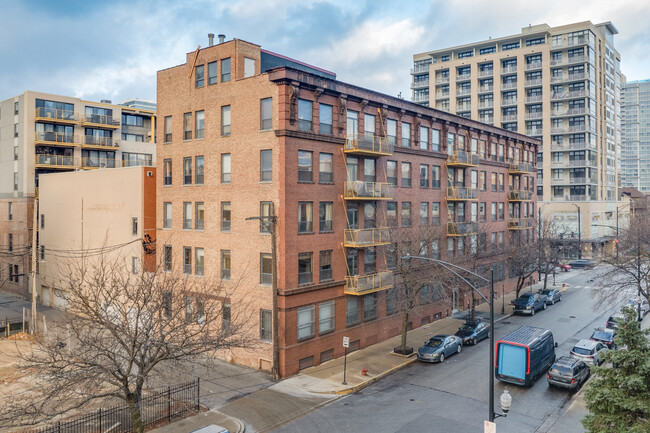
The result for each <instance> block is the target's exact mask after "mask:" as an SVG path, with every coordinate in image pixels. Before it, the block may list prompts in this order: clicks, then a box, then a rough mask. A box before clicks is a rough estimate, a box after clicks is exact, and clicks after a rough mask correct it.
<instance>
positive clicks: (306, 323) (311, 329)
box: [297, 305, 316, 341]
mask: <svg viewBox="0 0 650 433" xmlns="http://www.w3.org/2000/svg"><path fill="white" fill-rule="evenodd" d="M315 311H316V308H315V307H314V306H313V305H310V306H308V307H302V308H298V320H297V322H298V340H299V341H300V340H304V339H305V338H311V337H313V336H314V335H316V318H315Z"/></svg>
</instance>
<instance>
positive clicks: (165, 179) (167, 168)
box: [163, 159, 172, 185]
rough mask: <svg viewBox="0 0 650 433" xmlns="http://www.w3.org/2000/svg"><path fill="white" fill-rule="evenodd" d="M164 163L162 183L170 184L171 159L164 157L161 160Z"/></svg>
mask: <svg viewBox="0 0 650 433" xmlns="http://www.w3.org/2000/svg"><path fill="white" fill-rule="evenodd" d="M163 165H164V176H163V185H171V184H172V160H171V159H166V160H164V161H163Z"/></svg>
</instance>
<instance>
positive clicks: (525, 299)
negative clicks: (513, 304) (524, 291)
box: [519, 294, 535, 301]
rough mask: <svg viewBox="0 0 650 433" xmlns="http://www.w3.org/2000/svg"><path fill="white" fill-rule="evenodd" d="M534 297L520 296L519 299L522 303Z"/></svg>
mask: <svg viewBox="0 0 650 433" xmlns="http://www.w3.org/2000/svg"><path fill="white" fill-rule="evenodd" d="M534 296H535V295H532V294H531V295H521V296H520V297H519V299H520V300H522V301H528V300H529V299H532V298H533V297H534Z"/></svg>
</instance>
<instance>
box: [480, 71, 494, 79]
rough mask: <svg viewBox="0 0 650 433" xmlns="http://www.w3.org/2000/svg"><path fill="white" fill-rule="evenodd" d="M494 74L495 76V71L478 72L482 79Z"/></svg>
mask: <svg viewBox="0 0 650 433" xmlns="http://www.w3.org/2000/svg"><path fill="white" fill-rule="evenodd" d="M493 74H494V69H483V70H479V71H478V76H479V77H480V78H483V77H491V76H492V75H493Z"/></svg>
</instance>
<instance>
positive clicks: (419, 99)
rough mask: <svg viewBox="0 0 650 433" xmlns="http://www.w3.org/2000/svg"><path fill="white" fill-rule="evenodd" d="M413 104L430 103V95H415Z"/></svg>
mask: <svg viewBox="0 0 650 433" xmlns="http://www.w3.org/2000/svg"><path fill="white" fill-rule="evenodd" d="M413 102H429V93H416V94H414V95H413Z"/></svg>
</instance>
